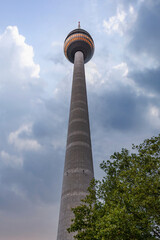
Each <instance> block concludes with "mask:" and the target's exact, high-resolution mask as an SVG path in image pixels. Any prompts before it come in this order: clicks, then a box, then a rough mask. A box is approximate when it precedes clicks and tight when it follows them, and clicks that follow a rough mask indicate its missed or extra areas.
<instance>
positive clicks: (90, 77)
mask: <svg viewBox="0 0 160 240" xmlns="http://www.w3.org/2000/svg"><path fill="white" fill-rule="evenodd" d="M85 70H86V79H87V82H88V83H89V84H90V85H94V86H95V85H99V84H100V79H101V74H100V73H99V71H98V69H97V65H96V64H95V63H94V62H92V61H91V62H89V63H88V64H87V67H86V69H85Z"/></svg>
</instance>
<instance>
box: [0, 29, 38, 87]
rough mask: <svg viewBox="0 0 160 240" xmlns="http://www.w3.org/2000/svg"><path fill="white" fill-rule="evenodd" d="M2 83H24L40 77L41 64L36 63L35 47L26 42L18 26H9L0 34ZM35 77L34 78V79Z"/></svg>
mask: <svg viewBox="0 0 160 240" xmlns="http://www.w3.org/2000/svg"><path fill="white" fill-rule="evenodd" d="M0 52H1V54H0V62H1V65H0V72H1V76H0V83H1V84H2V83H3V84H5V83H6V84H8V82H15V83H18V84H22V85H23V84H24V83H28V82H32V84H34V82H35V79H36V78H39V71H40V66H39V65H38V64H35V63H34V60H33V57H34V52H33V47H32V46H30V45H28V44H26V42H25V37H24V36H22V35H20V34H19V31H18V28H17V27H16V26H8V27H7V28H6V30H5V32H4V33H3V34H2V35H0ZM33 78H34V80H33Z"/></svg>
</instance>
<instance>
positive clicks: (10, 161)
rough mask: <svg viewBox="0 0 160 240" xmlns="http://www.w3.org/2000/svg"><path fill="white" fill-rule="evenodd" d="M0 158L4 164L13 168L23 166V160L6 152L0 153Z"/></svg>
mask: <svg viewBox="0 0 160 240" xmlns="http://www.w3.org/2000/svg"><path fill="white" fill-rule="evenodd" d="M0 157H1V160H2V161H3V163H4V164H5V165H7V166H11V167H21V166H22V165H23V159H22V158H21V157H17V156H15V155H10V154H9V153H7V152H5V151H1V152H0Z"/></svg>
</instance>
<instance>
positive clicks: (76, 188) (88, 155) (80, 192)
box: [57, 26, 94, 240]
mask: <svg viewBox="0 0 160 240" xmlns="http://www.w3.org/2000/svg"><path fill="white" fill-rule="evenodd" d="M93 53H94V42H93V39H92V37H91V36H90V34H89V33H88V32H87V31H85V30H83V29H81V28H80V26H79V27H78V28H77V29H75V30H73V31H71V32H70V33H69V34H68V36H67V37H66V39H65V41H64V54H65V56H66V58H67V59H68V60H69V61H70V62H72V63H74V72H73V82H72V94H71V103H70V114H69V123H68V135H67V145H66V155H65V165H64V174H63V186H62V195H61V206H60V213H59V225H58V235H57V240H73V239H74V237H73V234H71V233H68V232H67V228H69V226H70V224H71V219H72V218H73V217H74V215H73V213H72V211H71V208H73V207H75V206H77V205H79V204H80V203H81V199H84V198H85V196H86V194H87V189H88V187H89V184H90V181H91V180H92V179H93V177H94V173H93V161H92V148H91V139H90V126H89V116H88V103H87V91H86V82H85V70H84V63H87V62H88V61H89V60H90V59H91V58H92V56H93Z"/></svg>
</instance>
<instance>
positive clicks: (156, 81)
mask: <svg viewBox="0 0 160 240" xmlns="http://www.w3.org/2000/svg"><path fill="white" fill-rule="evenodd" d="M130 76H131V77H132V78H133V79H134V81H135V82H136V84H137V85H138V86H140V87H141V88H143V89H147V90H148V91H149V92H150V93H157V94H159V93H160V68H158V69H147V70H144V71H141V72H140V71H139V72H137V71H136V70H135V71H134V72H131V73H130Z"/></svg>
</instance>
